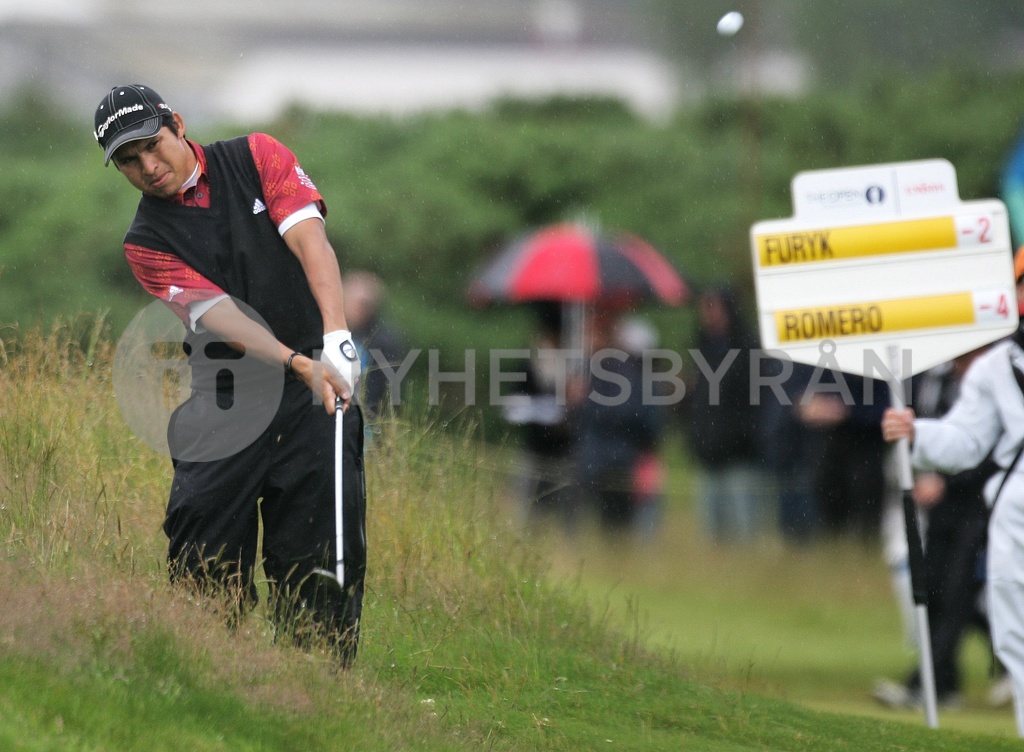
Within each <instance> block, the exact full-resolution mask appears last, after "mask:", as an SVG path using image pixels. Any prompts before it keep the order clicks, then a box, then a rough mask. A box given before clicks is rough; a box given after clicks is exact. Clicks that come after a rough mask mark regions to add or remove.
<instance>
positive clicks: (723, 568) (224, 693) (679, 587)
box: [0, 325, 1017, 752]
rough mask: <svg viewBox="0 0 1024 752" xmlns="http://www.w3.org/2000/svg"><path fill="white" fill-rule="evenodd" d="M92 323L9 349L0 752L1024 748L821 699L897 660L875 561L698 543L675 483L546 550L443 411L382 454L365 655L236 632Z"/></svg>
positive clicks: (0, 414)
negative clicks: (635, 512)
mask: <svg viewBox="0 0 1024 752" xmlns="http://www.w3.org/2000/svg"><path fill="white" fill-rule="evenodd" d="M89 331H92V330H91V329H90V328H89V327H88V326H86V327H85V328H84V329H83V328H81V327H80V326H79V325H69V326H63V327H57V328H55V329H54V330H53V331H52V332H49V333H45V334H38V333H37V334H32V333H24V334H25V336H23V337H22V338H21V339H20V344H19V345H18V346H17V347H14V346H13V345H10V346H8V347H6V348H4V349H3V350H2V351H0V604H2V607H0V748H2V749H14V750H104V751H105V750H116V752H133V751H134V750H142V751H145V752H153V751H154V750H162V749H168V750H170V749H190V750H292V749H294V750H349V749H352V750H445V751H447V750H453V751H457V750H462V749H467V750H469V749H472V750H480V749H490V750H592V749H629V750H673V751H674V750H679V749H692V750H821V751H823V752H824V751H825V750H828V751H829V752H831V751H832V750H837V749H839V750H841V749H849V750H867V751H870V750H879V751H881V750H892V749H902V750H962V749H967V748H969V749H972V750H1000V749H1011V748H1015V747H1016V746H1017V742H1016V741H1015V740H1012V739H1008V738H999V737H997V736H993V735H979V734H976V735H969V736H968V735H963V734H960V733H958V732H957V731H955V730H954V729H952V728H943V729H941V730H940V731H938V732H935V731H931V730H928V729H924V728H921V724H920V723H919V722H915V721H914V719H909V718H908V719H902V718H901V719H899V720H905V721H906V722H898V723H893V722H889V721H888V720H878V719H874V718H863V717H858V716H856V715H854V714H853V712H855V711H851V712H845V713H843V714H823V713H819V712H816V711H814V710H812V709H809V708H808V707H807V701H808V700H809V699H814V698H818V699H819V700H822V701H823V702H826V703H828V702H835V703H842V702H843V701H844V698H848V697H849V694H848V693H847V691H846V690H844V689H843V688H844V687H845V688H846V689H847V690H848V689H849V688H851V687H853V688H856V692H858V693H863V691H864V686H863V685H862V679H864V680H866V679H865V677H870V676H873V672H874V671H875V670H876V669H879V670H882V671H884V672H892V671H896V670H898V669H899V668H901V666H902V663H901V662H902V660H903V659H904V657H905V656H904V655H903V654H902V653H901V652H900V648H899V647H898V645H897V642H898V636H897V634H895V632H896V626H895V621H894V618H893V616H892V604H891V599H889V598H888V597H887V595H886V593H885V591H884V584H885V583H884V578H883V577H880V572H879V570H878V563H877V561H875V560H873V559H872V558H871V557H866V556H864V555H862V554H861V553H860V552H857V551H855V550H839V551H838V552H826V551H820V552H817V553H814V552H812V553H809V554H808V555H807V556H806V557H805V558H800V557H796V558H793V557H791V556H790V555H789V554H787V553H784V552H781V551H779V550H777V549H775V548H773V547H771V546H765V547H760V548H757V549H755V550H753V551H739V550H737V551H714V550H712V549H709V548H707V547H701V546H700V545H698V544H697V542H696V541H695V539H694V533H693V531H692V529H689V528H688V526H690V525H691V524H692V520H691V519H690V517H689V515H688V512H687V506H686V503H685V498H683V496H684V495H685V494H684V492H682V491H681V492H680V498H679V499H677V500H676V501H675V502H673V506H672V507H671V508H670V509H669V512H670V514H669V515H668V517H667V518H666V527H665V529H664V531H663V536H662V538H661V539H659V541H658V542H656V543H655V544H654V545H653V546H651V547H649V548H645V549H641V548H633V549H630V548H628V547H625V548H621V549H619V550H617V551H615V552H614V553H616V555H615V556H614V557H608V556H606V555H605V553H606V552H607V550H606V549H607V547H606V546H603V545H601V544H600V543H599V541H597V540H596V539H592V538H584V539H582V540H580V541H578V542H577V543H576V544H574V546H568V545H562V546H560V548H559V550H558V553H557V555H556V554H555V553H554V552H551V551H550V550H548V549H547V548H545V545H544V542H541V544H540V545H534V544H528V543H526V542H524V541H523V540H522V539H521V538H520V535H519V533H518V532H517V531H516V530H514V529H513V527H512V525H511V523H510V519H511V517H512V514H511V513H510V510H509V508H508V506H507V505H506V503H505V495H506V492H505V489H506V481H507V480H508V465H507V463H506V462H505V461H504V459H503V458H504V456H505V455H504V453H502V452H496V451H494V450H493V448H488V447H485V446H483V445H482V444H481V443H480V442H479V441H478V440H477V438H476V435H477V434H476V433H475V432H474V430H473V428H472V425H468V426H463V427H461V428H458V429H456V428H454V427H453V426H451V425H449V426H448V427H447V428H445V429H444V430H442V427H441V426H439V425H435V424H434V423H432V421H433V420H434V419H433V418H431V417H430V416H431V415H432V413H430V412H427V413H426V415H425V416H420V417H417V416H413V415H406V416H404V417H403V418H402V419H395V420H392V421H390V422H388V423H387V424H386V425H385V426H384V429H383V430H382V432H381V433H380V435H378V436H375V437H374V440H373V442H372V443H371V446H370V449H369V455H368V456H369V459H370V462H369V468H370V477H369V485H370V493H371V513H370V517H369V520H368V527H369V531H368V532H369V537H370V541H371V560H370V567H369V571H370V574H369V592H368V596H367V600H366V607H365V624H364V632H363V643H362V647H361V651H360V655H359V658H358V660H357V662H356V665H355V667H354V668H353V669H352V670H350V671H347V672H341V671H339V670H338V669H337V668H336V666H334V664H333V663H332V661H331V659H330V657H329V655H328V654H327V653H326V652H324V651H320V650H319V649H315V648H314V649H312V650H309V651H300V650H296V649H294V648H289V647H287V646H286V645H282V644H275V643H274V641H273V638H272V630H271V628H270V626H269V624H268V621H267V619H266V617H265V614H264V613H263V612H262V609H257V610H256V611H255V612H254V613H252V614H250V615H249V616H248V617H247V618H246V619H245V620H244V621H243V622H242V623H241V624H240V625H239V626H238V627H237V629H235V630H233V631H229V630H228V629H227V628H226V627H225V625H224V616H223V613H222V612H221V609H219V608H218V606H217V604H216V603H214V602H211V601H209V600H207V599H204V598H200V597H197V596H195V595H194V594H191V593H189V592H186V591H183V590H181V589H177V588H172V587H171V586H170V585H169V584H168V583H167V582H166V578H165V573H164V565H163V557H164V546H165V542H164V540H163V536H162V534H161V533H160V523H161V519H162V514H163V503H164V496H165V493H166V484H167V480H168V471H169V468H168V462H167V460H166V459H164V458H162V457H159V456H156V455H155V454H154V453H152V452H151V451H149V450H148V449H147V448H146V447H144V446H143V445H141V443H140V442H139V441H138V440H136V439H135V438H134V437H133V436H131V434H130V433H129V432H128V431H127V430H126V429H125V428H124V425H123V423H122V421H121V418H120V416H119V415H118V413H117V409H116V406H115V404H114V400H113V398H112V395H111V393H110V391H111V387H110V383H111V381H110V376H111V374H110V367H111V366H110V355H111V353H110V346H109V344H107V343H105V342H103V341H102V339H98V340H96V339H95V338H93V339H90V337H89V336H88V332H89ZM82 341H86V342H92V345H91V346H89V347H88V348H87V352H88V354H85V353H83V351H82V349H81V347H80V343H81V342H82ZM599 552H600V555H599ZM872 561H875V564H874V566H872V564H871V562H872ZM852 573H856V574H852ZM613 584H614V585H615V588H614V589H612V587H611V585H613ZM826 603H827V604H830V605H828V606H826V605H825V604H826ZM887 612H888V613H889V617H885V613H887ZM880 635H881V636H882V637H883V639H878V638H879V636H880ZM794 640H797V641H798V642H799V644H800V646H802V647H803V648H804V650H803V651H802V652H801V651H794V650H793V649H792V645H793V641H794ZM887 645H888V646H892V645H896V647H887ZM787 697H788V698H789V699H792V700H796V701H797V702H788V701H786V699H785V698H787ZM1004 715H1005V714H1004ZM893 717H894V718H895V716H893Z"/></svg>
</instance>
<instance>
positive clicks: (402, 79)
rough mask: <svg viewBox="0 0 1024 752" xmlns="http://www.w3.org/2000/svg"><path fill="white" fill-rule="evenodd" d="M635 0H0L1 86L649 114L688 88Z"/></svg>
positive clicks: (260, 104)
mask: <svg viewBox="0 0 1024 752" xmlns="http://www.w3.org/2000/svg"><path fill="white" fill-rule="evenodd" d="M635 8H636V4H635V3H633V2H631V0H418V1H416V0H375V1H374V2H366V0H288V1H287V2H279V1H278V0H178V1H177V2H171V3H168V2H149V1H140V0H0V100H3V99H5V98H8V97H9V96H10V95H11V94H12V93H13V92H15V91H17V90H18V89H19V88H24V87H32V88H39V89H44V90H46V91H49V92H50V93H51V96H52V97H53V98H54V99H55V100H56V101H60V102H65V103H67V105H68V106H69V107H73V108H74V109H75V110H76V111H79V112H82V113H84V114H91V112H92V108H93V107H94V106H95V103H96V102H97V101H98V99H99V97H100V96H102V94H103V92H104V91H106V89H107V88H108V87H109V86H113V85H115V84H119V83H125V82H134V81H143V82H148V83H150V84H151V85H152V86H153V87H154V88H156V89H157V90H158V91H160V92H161V94H163V95H164V96H165V97H166V98H167V99H168V100H169V102H170V103H171V105H172V106H173V107H175V108H177V109H180V110H182V111H183V112H187V113H188V114H189V116H190V119H192V120H195V119H201V120H214V119H218V120H219V119H233V120H263V119H268V118H271V117H273V116H274V115H275V114H277V113H278V112H280V111H281V110H282V109H283V108H285V107H287V106H288V105H289V104H292V103H301V104H304V105H308V106H310V107H314V108H328V109H338V110H347V111H352V112H358V113H392V114H405V113H412V112H417V111H423V110H431V109H441V108H452V107H460V108H470V109H472V108H478V107H482V106H484V105H486V104H487V103H488V102H490V101H492V100H493V99H495V98H497V97H504V96H517V97H547V96H551V95H554V94H566V95H595V96H608V97H618V98H621V99H622V100H624V101H625V102H627V103H628V104H629V105H630V106H631V107H632V108H634V109H635V110H636V111H637V112H638V113H641V114H644V115H647V116H650V117H653V118H658V117H661V116H663V115H666V114H668V113H670V112H671V111H672V110H673V109H674V108H675V107H676V106H677V105H678V103H679V102H680V101H681V99H682V98H684V97H686V96H687V95H689V94H691V93H694V94H695V93H696V92H695V91H693V92H691V90H689V89H688V88H687V86H686V85H685V84H684V83H683V82H682V80H681V78H680V76H679V72H678V70H677V68H676V67H675V66H674V65H673V63H671V62H670V61H668V60H666V59H664V58H663V57H661V56H659V55H658V54H656V53H655V52H654V51H653V50H652V49H650V46H649V45H647V44H646V43H645V40H646V38H647V35H646V34H645V32H644V30H643V28H642V23H643V22H642V19H639V18H637V16H636V10H635Z"/></svg>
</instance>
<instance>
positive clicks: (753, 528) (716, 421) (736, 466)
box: [683, 287, 767, 541]
mask: <svg viewBox="0 0 1024 752" xmlns="http://www.w3.org/2000/svg"><path fill="white" fill-rule="evenodd" d="M697 317H698V329H697V348H696V349H697V351H698V352H696V353H693V354H694V357H695V359H698V361H699V362H698V368H697V369H696V372H695V373H692V374H691V375H690V378H689V381H690V383H689V384H688V388H687V396H686V399H685V400H684V402H683V419H684V432H685V433H686V435H687V437H688V439H689V446H690V450H691V452H692V454H693V457H694V458H695V459H696V461H697V463H698V464H699V466H700V470H701V473H700V481H699V483H700V490H699V500H700V501H699V503H700V512H701V517H702V524H703V527H704V530H705V532H706V533H707V534H708V535H709V536H710V537H711V539H712V540H715V541H745V540H750V539H752V538H754V537H755V536H756V535H757V533H758V532H759V530H760V528H761V526H762V522H763V519H764V516H765V504H766V498H767V496H766V494H765V476H764V473H763V472H762V471H761V469H760V460H759V457H758V441H757V432H758V424H759V419H760V409H759V407H758V406H757V405H756V404H755V400H754V399H753V398H752V395H751V393H750V351H751V349H753V348H756V347H757V346H758V343H757V341H756V339H755V337H754V336H753V334H752V333H751V332H750V331H749V330H748V329H747V327H746V326H745V325H744V324H743V321H742V319H741V318H740V316H739V313H738V311H737V307H736V301H735V297H734V295H733V292H732V290H731V289H730V288H728V287H719V288H714V289H708V290H705V291H703V292H702V293H700V295H699V296H698V298H697Z"/></svg>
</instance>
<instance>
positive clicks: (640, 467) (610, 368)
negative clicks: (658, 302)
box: [573, 310, 664, 533]
mask: <svg viewBox="0 0 1024 752" xmlns="http://www.w3.org/2000/svg"><path fill="white" fill-rule="evenodd" d="M591 334H592V342H591V353H593V354H594V366H595V367H594V368H593V373H591V374H590V381H589V387H588V389H587V393H586V394H584V395H581V396H582V399H580V400H579V402H578V403H577V404H576V408H575V421H576V422H575V424H574V436H573V458H574V460H575V467H576V477H577V481H578V484H579V487H578V490H579V491H580V493H581V495H582V500H583V502H584V504H585V508H592V509H594V510H595V511H596V512H597V515H598V518H599V520H600V524H601V528H602V530H604V531H605V532H622V531H627V530H636V529H637V525H638V520H641V519H643V520H644V523H645V525H646V529H645V530H644V532H646V533H650V532H651V528H650V526H651V524H652V516H651V515H652V514H653V513H656V509H657V507H656V506H654V507H648V508H647V509H642V507H641V505H642V504H646V505H651V504H654V505H657V504H658V500H659V498H660V495H661V477H660V471H661V467H660V463H659V462H658V459H657V449H658V446H659V443H660V439H661V434H662V429H663V423H664V417H663V410H664V408H662V407H660V406H658V405H654V404H650V403H649V401H645V400H644V376H643V351H644V350H645V349H649V348H651V347H653V346H654V344H655V343H656V341H657V336H656V333H655V332H654V330H653V329H652V328H651V327H650V326H649V325H648V324H645V323H642V322H640V321H639V320H638V319H624V320H619V318H618V316H617V314H616V313H615V312H614V311H610V310H599V311H597V312H596V314H595V316H594V321H593V326H592V329H591Z"/></svg>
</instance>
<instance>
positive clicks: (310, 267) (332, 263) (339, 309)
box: [283, 217, 359, 408]
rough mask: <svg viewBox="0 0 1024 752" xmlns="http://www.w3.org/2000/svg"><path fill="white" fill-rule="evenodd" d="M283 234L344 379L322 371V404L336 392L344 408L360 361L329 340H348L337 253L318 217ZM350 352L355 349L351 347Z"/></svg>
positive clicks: (330, 400)
mask: <svg viewBox="0 0 1024 752" xmlns="http://www.w3.org/2000/svg"><path fill="white" fill-rule="evenodd" d="M283 237H284V242H285V243H286V244H287V245H288V248H289V249H290V250H291V252H292V253H294V254H295V256H296V257H297V258H298V259H299V263H301V264H302V270H303V272H304V273H305V275H306V281H307V282H308V283H309V289H310V290H311V291H312V293H313V298H314V299H315V300H316V304H317V307H318V308H319V309H320V316H321V317H322V318H323V324H324V335H325V336H324V349H325V351H326V350H328V349H329V348H331V350H332V351H331V352H330V353H329V355H330V356H331V357H330V361H329V362H330V364H331V365H332V366H335V367H336V368H337V369H338V370H339V372H340V375H341V377H342V378H343V379H344V382H345V383H344V385H342V384H339V383H337V381H336V379H334V378H332V377H333V375H334V374H330V373H325V378H324V382H323V399H324V404H325V405H333V404H334V398H335V395H338V396H340V397H341V399H342V402H343V403H344V406H345V408H348V405H349V401H350V400H351V398H352V390H353V389H354V388H355V382H356V380H357V379H358V378H359V361H358V359H357V360H355V361H354V362H348V361H346V359H345V358H343V357H342V358H339V357H338V353H336V352H333V349H336V348H337V343H333V345H332V344H331V343H332V340H331V338H332V336H333V337H335V338H336V339H337V338H341V339H349V340H351V334H350V333H349V331H348V323H347V322H346V320H345V310H344V301H345V298H344V292H343V289H342V284H341V269H340V268H339V266H338V257H337V254H335V252H334V248H333V247H332V246H331V243H330V241H329V240H328V239H327V232H326V230H325V229H324V222H323V220H322V219H321V218H320V217H311V218H309V219H304V220H302V221H300V222H298V223H297V224H294V225H292V226H291V227H289V228H288V229H287V230H286V231H285V233H284V236H283ZM352 352H353V353H354V352H355V351H354V349H353V351H352ZM324 370H325V371H328V370H329V369H326V368H325V369H324ZM346 387H347V388H346Z"/></svg>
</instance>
